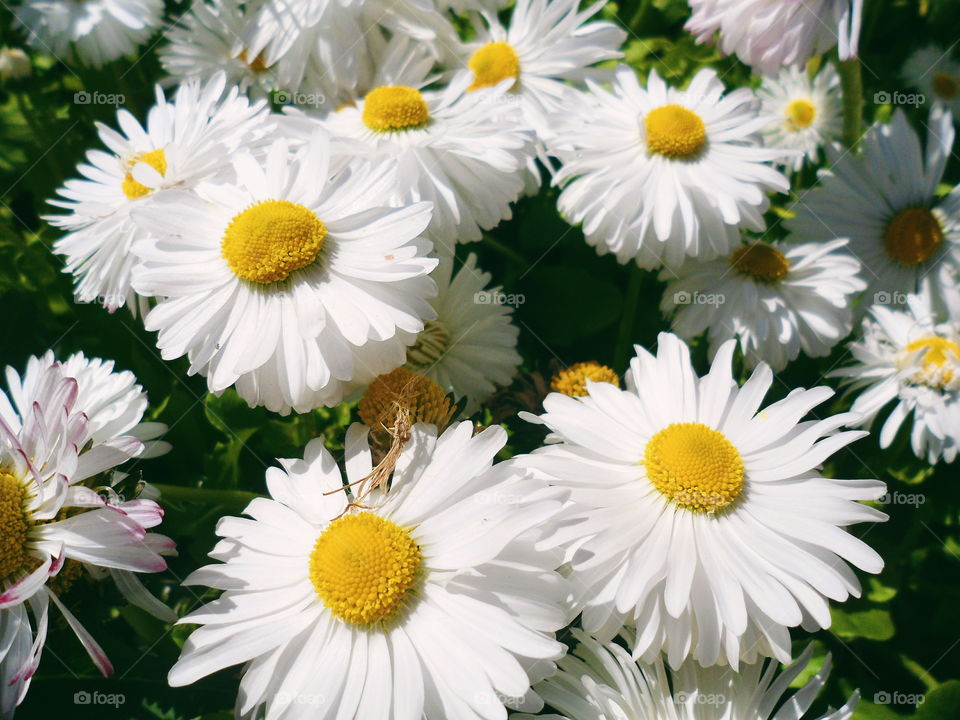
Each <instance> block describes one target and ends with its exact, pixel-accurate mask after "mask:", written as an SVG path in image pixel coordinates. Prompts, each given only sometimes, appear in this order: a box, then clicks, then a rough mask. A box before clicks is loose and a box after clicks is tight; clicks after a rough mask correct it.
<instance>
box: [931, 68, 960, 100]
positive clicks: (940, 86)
mask: <svg viewBox="0 0 960 720" xmlns="http://www.w3.org/2000/svg"><path fill="white" fill-rule="evenodd" d="M958 90H960V81H958V80H957V78H955V77H953V75H950V74H949V73H945V72H938V73H935V74H934V76H933V91H934V92H935V93H936V94H937V95H939V96H940V97H942V98H943V99H944V100H953V99H954V98H955V97H956V96H957V91H958Z"/></svg>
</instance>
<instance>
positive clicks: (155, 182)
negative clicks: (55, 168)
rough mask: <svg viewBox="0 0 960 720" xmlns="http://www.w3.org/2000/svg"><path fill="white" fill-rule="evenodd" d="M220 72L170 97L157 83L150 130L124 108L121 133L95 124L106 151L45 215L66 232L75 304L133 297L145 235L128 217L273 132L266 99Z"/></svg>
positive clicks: (63, 246)
mask: <svg viewBox="0 0 960 720" xmlns="http://www.w3.org/2000/svg"><path fill="white" fill-rule="evenodd" d="M225 87H226V80H225V76H224V75H223V74H222V73H221V74H220V75H218V76H217V77H215V78H214V79H212V80H211V81H210V82H208V83H206V84H205V85H201V84H200V83H199V82H196V81H192V82H188V83H185V84H184V85H182V86H181V87H180V88H179V90H178V91H177V93H176V96H175V97H174V98H173V100H172V101H170V100H167V99H166V98H164V96H163V92H162V91H161V90H160V88H159V87H158V88H157V104H156V105H155V106H154V107H153V108H151V110H150V112H149V114H148V115H147V124H146V127H141V125H140V123H138V122H137V121H136V119H135V118H134V117H133V115H131V114H130V113H129V112H127V111H126V110H120V111H119V112H118V113H117V123H118V124H119V126H120V129H121V131H122V132H117V131H115V130H112V129H110V128H108V127H106V126H105V125H98V129H99V132H100V139H101V141H102V142H103V143H104V145H106V146H107V149H108V151H109V152H104V151H102V150H91V151H90V152H88V153H87V163H86V164H81V165H80V166H79V167H78V168H77V169H78V170H79V172H80V174H81V175H83V179H81V180H68V181H67V182H66V183H65V184H64V186H63V187H62V188H60V190H58V191H57V194H58V195H59V197H58V198H56V199H53V200H50V201H49V202H50V204H51V205H55V206H57V207H60V208H64V209H66V210H68V211H69V214H67V215H54V216H50V217H48V218H46V220H47V221H49V222H50V224H51V225H54V226H55V227H59V228H63V229H64V230H66V231H67V234H66V235H65V236H63V237H62V238H60V239H59V240H57V241H56V243H54V250H55V251H56V252H58V253H60V254H61V255H65V256H66V259H67V260H66V266H65V270H66V271H67V272H69V273H72V274H73V276H74V278H75V281H76V287H75V290H74V294H75V296H76V299H77V302H81V303H91V302H100V303H102V304H103V305H104V306H105V307H106V308H107V309H108V310H110V311H113V310H116V309H117V308H119V307H121V306H123V304H124V303H127V302H131V303H132V301H133V300H134V298H135V296H134V294H133V291H132V289H131V288H130V275H131V270H132V268H133V264H134V262H135V258H134V256H133V253H132V252H131V246H132V245H133V241H134V239H135V238H137V237H143V235H144V233H143V232H142V231H141V230H139V229H138V228H137V225H136V223H134V222H133V220H132V219H131V217H130V213H131V211H132V210H133V209H135V208H138V207H142V206H146V205H149V204H150V203H151V202H153V201H154V200H155V199H156V198H157V197H159V196H161V195H162V194H163V193H164V192H167V191H168V190H169V189H171V188H179V189H182V188H188V187H191V186H192V185H194V184H196V183H197V182H198V181H200V180H202V179H205V178H209V177H212V176H214V175H215V174H216V173H218V172H220V171H222V170H223V169H224V168H225V167H227V166H228V165H229V159H230V157H231V156H232V155H233V154H234V153H236V151H237V150H238V149H240V148H241V147H244V146H248V145H251V144H253V143H255V142H257V141H258V140H259V139H261V138H262V137H264V136H265V135H266V134H267V133H269V132H270V131H271V129H272V127H271V125H270V123H268V122H267V120H266V117H267V113H268V110H267V108H266V105H265V103H262V102H261V103H257V104H254V105H251V104H250V102H249V101H248V100H247V98H246V97H244V96H242V95H240V94H239V91H238V90H237V88H232V89H231V90H230V91H228V92H226V93H225Z"/></svg>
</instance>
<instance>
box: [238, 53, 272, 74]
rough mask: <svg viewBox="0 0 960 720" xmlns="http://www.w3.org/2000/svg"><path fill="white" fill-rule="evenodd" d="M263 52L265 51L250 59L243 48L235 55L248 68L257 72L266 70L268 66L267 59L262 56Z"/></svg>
mask: <svg viewBox="0 0 960 720" xmlns="http://www.w3.org/2000/svg"><path fill="white" fill-rule="evenodd" d="M264 52H265V51H261V52H260V53H259V54H258V55H257V56H256V57H255V58H254V59H253V60H250V57H249V55H247V51H246V50H243V51H241V53H240V54H239V55H238V56H237V58H238V59H239V60H240V62H242V63H243V64H244V65H246V66H247V67H248V68H250V70H251V71H252V72H255V73H257V74H259V73H262V72H266V71H267V70H268V69H269V68H270V66H269V65H267V61H266V60H265V59H264V57H263V53H264Z"/></svg>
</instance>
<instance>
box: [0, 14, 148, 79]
mask: <svg viewBox="0 0 960 720" xmlns="http://www.w3.org/2000/svg"><path fill="white" fill-rule="evenodd" d="M163 7H164V6H163V0H83V2H76V0H24V2H22V3H20V4H19V5H17V6H16V7H14V8H13V15H14V18H15V19H16V22H17V24H18V25H19V26H20V27H21V28H22V29H23V32H24V33H25V34H26V36H27V44H29V45H30V46H31V47H34V48H36V49H38V50H40V51H42V52H47V53H51V54H52V55H54V56H56V57H57V58H58V59H61V60H73V59H77V60H79V61H80V62H81V63H83V64H84V65H92V66H93V67H97V68H99V67H101V66H103V65H104V64H105V63H108V62H110V61H111V60H116V59H117V58H120V57H123V56H124V55H130V54H131V53H133V52H134V51H135V50H136V49H137V48H138V47H140V45H143V44H144V43H145V42H146V41H147V40H148V39H149V38H150V36H151V35H153V33H154V32H155V31H156V30H157V29H158V28H159V27H160V26H161V25H162V24H163Z"/></svg>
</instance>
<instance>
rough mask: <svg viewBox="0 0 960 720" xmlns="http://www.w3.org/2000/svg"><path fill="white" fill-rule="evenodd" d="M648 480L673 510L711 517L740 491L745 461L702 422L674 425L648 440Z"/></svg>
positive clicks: (736, 496)
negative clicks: (676, 507) (669, 503)
mask: <svg viewBox="0 0 960 720" xmlns="http://www.w3.org/2000/svg"><path fill="white" fill-rule="evenodd" d="M643 465H644V466H645V467H646V470H647V477H648V478H649V479H650V482H652V483H653V486H654V487H655V488H656V489H657V490H659V491H660V492H661V493H662V494H663V495H664V497H666V498H667V499H668V500H670V501H671V502H672V503H674V504H675V505H677V506H679V507H681V508H684V509H685V510H690V511H692V512H697V513H708V514H713V513H716V512H719V511H721V510H724V509H725V508H727V507H729V506H730V505H732V504H733V503H734V502H735V501H736V499H737V498H738V497H740V493H741V492H743V479H744V472H743V460H742V459H741V457H740V453H739V452H738V451H737V449H736V448H735V447H734V446H733V444H732V443H731V442H730V441H729V440H727V438H726V436H724V434H723V433H721V432H719V431H717V430H714V429H713V428H709V427H707V426H706V425H703V424H701V423H695V422H694V423H673V424H671V425H668V426H667V427H665V428H664V429H663V430H660V431H659V432H658V433H657V434H656V435H654V436H653V437H652V438H650V441H649V442H648V443H647V449H646V451H645V452H644V458H643Z"/></svg>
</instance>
